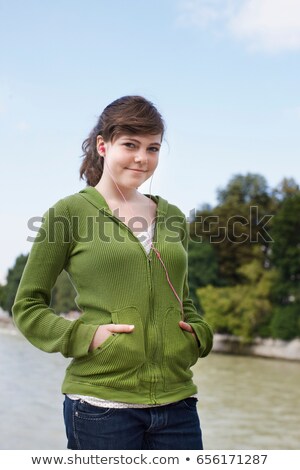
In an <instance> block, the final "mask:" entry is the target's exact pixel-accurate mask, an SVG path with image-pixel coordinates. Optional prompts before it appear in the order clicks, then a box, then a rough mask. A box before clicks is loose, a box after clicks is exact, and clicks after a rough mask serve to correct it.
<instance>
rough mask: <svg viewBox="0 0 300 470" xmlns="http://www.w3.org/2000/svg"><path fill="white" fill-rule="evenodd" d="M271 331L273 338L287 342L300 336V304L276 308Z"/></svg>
mask: <svg viewBox="0 0 300 470" xmlns="http://www.w3.org/2000/svg"><path fill="white" fill-rule="evenodd" d="M270 330H271V335H272V336H273V338H280V339H283V340H286V341H289V340H291V339H293V338H295V337H296V336H300V303H292V304H290V305H285V306H278V307H276V308H275V310H274V315H273V317H272V321H271V328H270Z"/></svg>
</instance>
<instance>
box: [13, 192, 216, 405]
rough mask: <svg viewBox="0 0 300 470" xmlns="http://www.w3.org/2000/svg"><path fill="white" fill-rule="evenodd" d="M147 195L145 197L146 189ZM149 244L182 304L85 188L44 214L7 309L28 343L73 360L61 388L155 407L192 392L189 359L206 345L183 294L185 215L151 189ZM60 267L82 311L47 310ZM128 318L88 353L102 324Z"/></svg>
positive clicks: (207, 337) (207, 335)
mask: <svg viewBox="0 0 300 470" xmlns="http://www.w3.org/2000/svg"><path fill="white" fill-rule="evenodd" d="M148 197H150V196H148ZM151 197H152V199H153V200H154V201H155V202H156V204H157V214H156V225H155V233H154V238H153V243H154V246H155V248H156V249H157V250H158V251H159V253H160V254H161V260H162V261H163V263H164V264H165V266H166V269H167V271H168V275H169V278H170V281H171V283H172V285H173V287H174V289H175V291H176V293H177V294H178V296H179V297H180V299H182V303H183V311H184V320H185V321H186V322H188V323H189V324H190V325H191V326H192V328H193V330H194V332H195V334H196V336H197V339H198V342H197V341H196V338H195V337H194V336H193V335H192V334H191V333H189V332H186V331H183V330H182V329H181V328H180V326H179V324H178V323H179V321H180V320H181V307H180V304H179V302H178V299H177V298H176V296H175V294H174V292H173V291H172V289H171V287H170V285H169V283H168V282H167V278H166V272H165V270H164V268H163V265H162V263H161V261H160V260H159V259H158V257H157V254H156V253H155V252H154V250H153V249H151V251H150V253H149V254H148V255H147V253H146V251H145V250H144V248H143V245H142V244H141V243H140V241H139V240H138V238H136V237H135V235H134V234H133V232H132V231H131V230H130V229H129V228H128V227H127V225H125V224H124V223H123V222H122V221H121V220H120V219H119V218H117V217H116V216H114V215H113V214H112V212H111V210H110V209H109V207H108V205H107V203H106V201H105V199H104V198H103V197H102V195H101V194H100V193H99V192H98V191H97V190H96V189H95V188H93V187H87V188H85V189H83V190H82V191H80V192H79V193H76V194H73V195H71V196H68V197H65V198H64V199H61V200H59V201H58V202H57V203H56V204H54V206H53V207H52V208H50V209H49V210H48V211H47V212H46V213H45V214H44V218H43V223H42V226H41V228H40V230H39V233H38V235H37V237H36V239H35V241H34V243H33V246H32V249H31V251H30V254H29V258H28V261H27V264H26V267H25V269H24V273H23V276H22V279H21V282H20V285H19V288H18V292H17V295H16V299H15V303H14V306H13V316H14V321H15V323H16V325H17V326H18V328H19V329H20V331H21V332H22V333H23V334H24V336H26V338H27V339H28V340H29V341H30V342H31V343H32V344H33V345H35V346H36V347H38V348H40V349H42V350H43V351H47V352H60V353H61V354H63V355H64V356H65V357H71V358H72V361H71V363H70V365H69V366H68V367H67V370H66V374H65V379H64V381H63V384H62V392H63V393H76V394H81V395H90V396H95V397H99V398H102V399H107V400H114V401H123V402H128V403H144V404H163V403H168V402H173V401H177V400H181V399H184V398H186V397H188V396H190V395H193V394H194V393H196V392H197V387H196V385H195V384H194V383H193V380H192V376H193V373H192V371H191V369H190V368H191V366H192V365H194V364H195V363H196V361H197V359H198V357H204V356H206V355H207V354H208V353H209V352H210V350H211V348H212V337H213V334H212V331H211V329H210V327H209V326H208V324H207V323H206V322H205V321H204V320H203V319H202V317H201V316H200V314H199V313H197V311H196V309H195V307H194V305H193V303H192V301H191V300H190V299H189V296H188V295H189V290H188V281H187V266H188V264H187V243H188V235H187V226H186V220H185V216H184V214H183V213H182V212H181V211H180V210H179V209H178V208H177V207H176V206H174V205H171V204H168V202H167V201H166V200H164V199H163V198H161V197H159V196H151ZM63 269H65V270H66V271H67V272H68V274H69V277H70V279H71V281H72V283H73V285H74V287H75V289H76V292H77V296H76V303H77V305H78V308H79V310H80V311H81V312H82V314H81V316H80V317H79V318H78V319H77V320H75V321H70V320H67V319H65V318H63V317H60V316H57V315H56V314H55V313H54V311H53V310H52V309H51V308H50V307H49V304H50V300H51V290H52V288H53V286H54V284H55V282H56V279H57V276H58V275H59V273H60V272H61V271H62V270H63ZM108 323H128V324H133V325H135V328H134V330H133V332H132V333H128V334H126V333H119V334H114V335H111V336H109V337H108V338H107V339H106V340H105V341H104V343H102V344H101V346H100V347H98V348H96V349H95V350H93V351H91V352H89V346H90V343H91V341H92V338H93V336H94V333H95V331H96V330H97V328H98V327H99V325H102V324H108Z"/></svg>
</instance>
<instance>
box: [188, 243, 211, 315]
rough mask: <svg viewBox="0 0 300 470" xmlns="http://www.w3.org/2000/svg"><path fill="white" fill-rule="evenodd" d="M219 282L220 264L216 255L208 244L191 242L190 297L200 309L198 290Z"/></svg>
mask: <svg viewBox="0 0 300 470" xmlns="http://www.w3.org/2000/svg"><path fill="white" fill-rule="evenodd" d="M217 280H218V263H217V259H216V254H215V252H214V250H213V248H212V247H211V245H210V244H209V243H207V242H203V243H197V242H195V241H193V240H190V241H189V288H190V297H191V298H192V300H193V302H194V303H195V305H196V306H197V307H198V308H200V304H199V302H198V297H197V294H196V290H197V288H198V287H202V286H206V285H207V284H216V283H217Z"/></svg>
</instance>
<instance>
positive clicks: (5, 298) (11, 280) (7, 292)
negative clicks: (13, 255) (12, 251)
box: [0, 255, 28, 315]
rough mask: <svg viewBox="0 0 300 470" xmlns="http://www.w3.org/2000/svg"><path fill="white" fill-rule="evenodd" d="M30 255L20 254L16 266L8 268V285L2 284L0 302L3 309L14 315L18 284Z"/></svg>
mask: <svg viewBox="0 0 300 470" xmlns="http://www.w3.org/2000/svg"><path fill="white" fill-rule="evenodd" d="M27 258H28V255H20V256H18V258H17V259H16V261H15V264H14V266H13V267H12V268H11V269H9V270H8V274H7V278H6V281H7V283H6V285H4V286H1V291H0V302H1V304H0V305H1V307H2V308H3V310H5V311H6V312H8V313H9V314H10V315H12V311H11V309H12V306H13V304H14V300H15V297H16V293H17V290H18V286H19V283H20V280H21V277H22V274H23V270H24V268H25V265H26V262H27Z"/></svg>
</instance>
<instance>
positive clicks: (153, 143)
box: [123, 136, 161, 147]
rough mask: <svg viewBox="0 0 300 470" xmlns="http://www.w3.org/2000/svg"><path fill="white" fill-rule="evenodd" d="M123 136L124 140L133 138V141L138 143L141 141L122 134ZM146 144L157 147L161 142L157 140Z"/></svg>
mask: <svg viewBox="0 0 300 470" xmlns="http://www.w3.org/2000/svg"><path fill="white" fill-rule="evenodd" d="M123 138H124V139H125V140H133V142H137V143H138V144H141V141H140V140H138V139H134V138H133V137H127V136H124V137H123ZM148 145H159V147H161V143H159V142H152V143H151V144H148Z"/></svg>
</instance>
